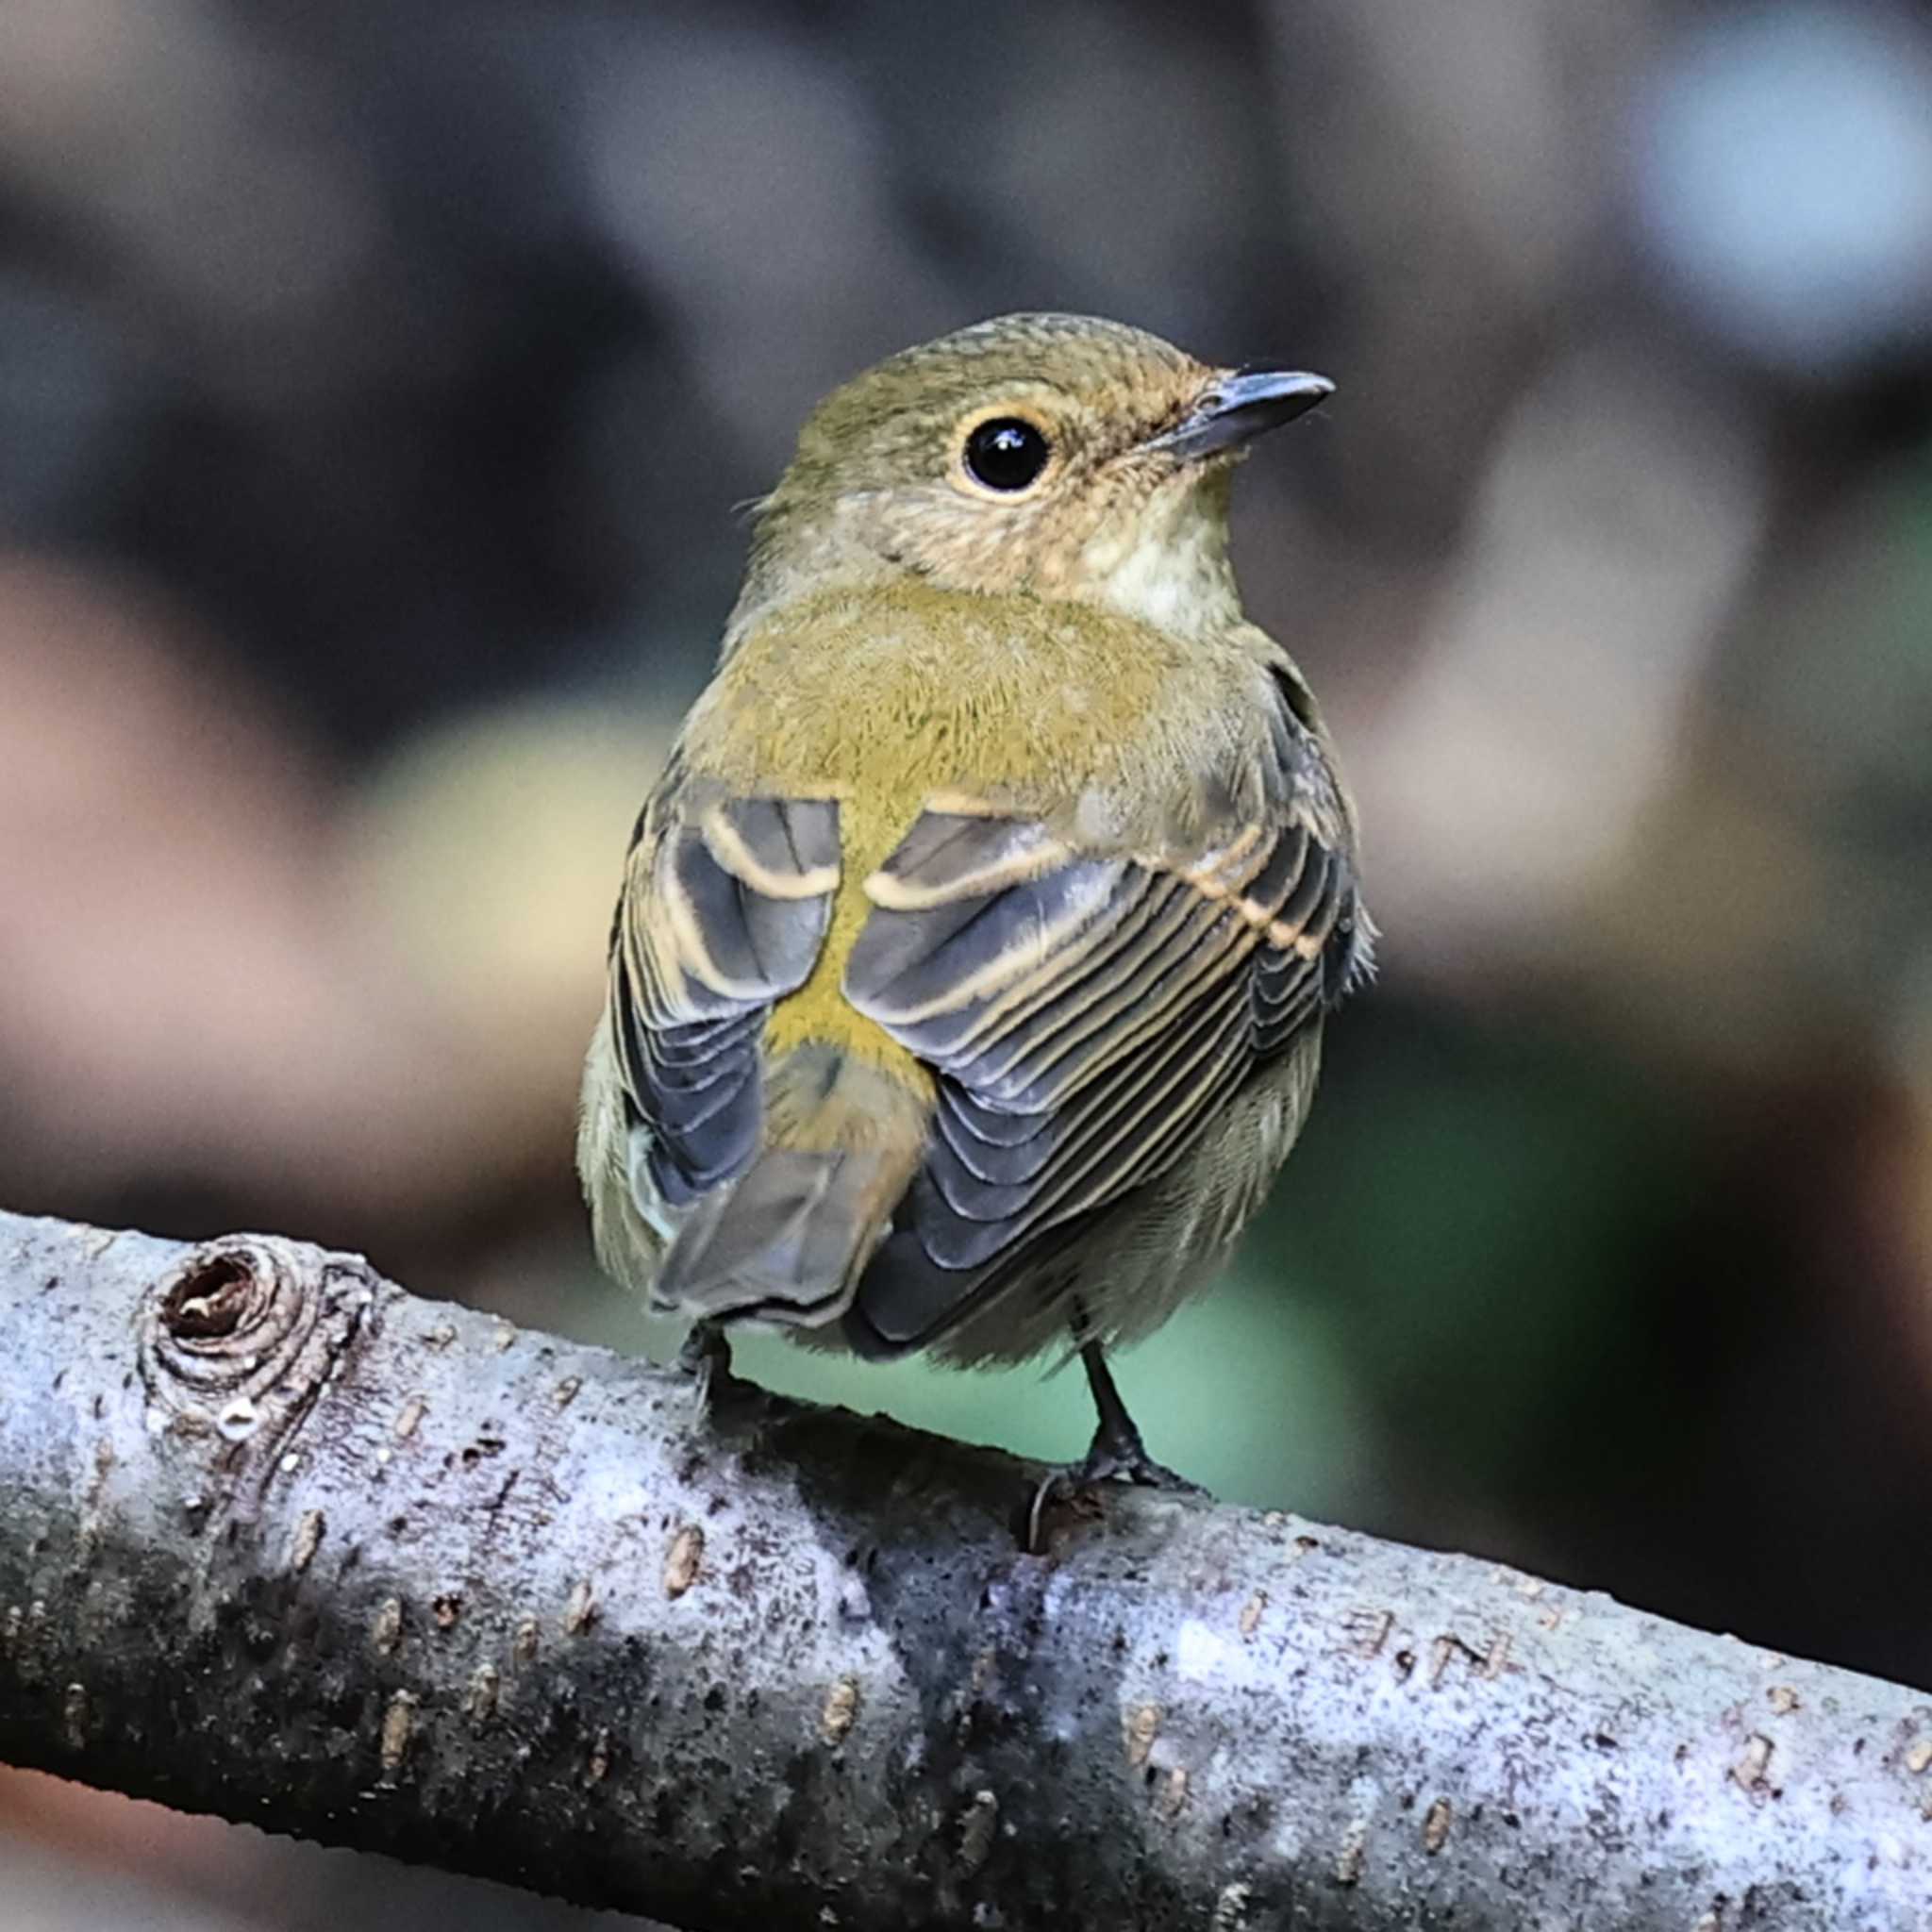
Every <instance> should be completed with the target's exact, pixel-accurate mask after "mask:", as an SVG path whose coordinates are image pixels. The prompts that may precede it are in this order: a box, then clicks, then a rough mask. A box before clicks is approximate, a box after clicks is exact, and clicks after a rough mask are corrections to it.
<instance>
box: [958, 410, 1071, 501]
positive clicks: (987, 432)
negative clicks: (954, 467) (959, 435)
mask: <svg viewBox="0 0 1932 1932" xmlns="http://www.w3.org/2000/svg"><path fill="white" fill-rule="evenodd" d="M1052 454H1053V450H1052V447H1051V446H1050V445H1049V443H1048V442H1047V440H1046V438H1045V437H1044V436H1042V435H1041V433H1040V431H1039V430H1037V429H1036V428H1035V427H1034V426H1033V425H1032V424H1030V423H1027V422H1024V421H1023V420H1022V419H1021V418H1020V417H1018V416H994V417H993V418H991V420H990V421H989V422H985V423H982V424H981V425H979V426H978V428H976V429H975V430H974V432H973V434H972V435H971V436H969V437H968V438H967V439H966V467H967V468H968V469H969V470H970V471H972V473H973V475H974V476H975V477H976V478H977V479H978V480H979V481H980V482H982V483H984V484H985V485H986V487H987V488H988V489H989V490H1024V489H1025V487H1026V486H1027V484H1029V483H1030V482H1032V481H1033V479H1034V478H1035V477H1036V476H1037V475H1040V473H1041V471H1042V470H1043V469H1045V468H1046V459H1047V458H1048V457H1050V456H1051V455H1052Z"/></svg>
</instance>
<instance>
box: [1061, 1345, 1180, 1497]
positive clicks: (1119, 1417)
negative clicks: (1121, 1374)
mask: <svg viewBox="0 0 1932 1932" xmlns="http://www.w3.org/2000/svg"><path fill="white" fill-rule="evenodd" d="M1080 1366H1081V1367H1082V1368H1084V1369H1085V1370H1086V1371H1087V1386H1088V1388H1089V1389H1090V1390H1091V1391H1092V1393H1093V1407H1094V1411H1095V1413H1096V1414H1097V1415H1098V1416H1099V1418H1100V1420H1099V1424H1098V1425H1097V1426H1096V1427H1095V1429H1094V1431H1093V1441H1092V1445H1091V1447H1090V1448H1089V1449H1088V1451H1087V1457H1086V1459H1085V1461H1083V1462H1079V1463H1076V1464H1074V1468H1073V1469H1072V1470H1070V1471H1069V1472H1068V1474H1070V1475H1071V1476H1072V1477H1073V1478H1074V1482H1075V1484H1076V1485H1079V1486H1081V1487H1084V1486H1086V1485H1087V1484H1090V1483H1104V1482H1107V1481H1108V1480H1109V1479H1111V1478H1112V1477H1115V1476H1124V1478H1125V1479H1126V1480H1127V1481H1128V1482H1130V1483H1139V1484H1141V1486H1142V1487H1143V1488H1146V1489H1150V1490H1193V1491H1198V1490H1199V1488H1200V1485H1199V1484H1198V1483H1191V1482H1190V1481H1189V1480H1188V1479H1187V1477H1186V1476H1184V1475H1176V1474H1174V1471H1173V1470H1171V1469H1169V1468H1168V1467H1167V1465H1166V1464H1165V1463H1161V1462H1156V1461H1155V1459H1154V1458H1153V1457H1151V1456H1149V1455H1148V1453H1147V1445H1146V1443H1144V1442H1143V1441H1141V1431H1140V1429H1139V1428H1138V1427H1136V1426H1135V1423H1134V1418H1133V1417H1132V1416H1130V1415H1129V1414H1128V1413H1127V1405H1126V1404H1125V1403H1124V1402H1123V1401H1122V1400H1121V1391H1120V1390H1119V1389H1118V1388H1117V1387H1116V1386H1115V1383H1114V1379H1113V1371H1112V1370H1111V1369H1110V1368H1108V1365H1107V1356H1106V1354H1105V1353H1104V1352H1103V1350H1102V1349H1101V1346H1100V1344H1099V1342H1097V1341H1084V1342H1082V1343H1081V1344H1080Z"/></svg>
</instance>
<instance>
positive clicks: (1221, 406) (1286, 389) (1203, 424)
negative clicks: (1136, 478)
mask: <svg viewBox="0 0 1932 1932" xmlns="http://www.w3.org/2000/svg"><path fill="white" fill-rule="evenodd" d="M1334 393H1335V385H1334V384H1333V383H1332V382H1330V381H1329V380H1328V378H1327V377H1326V376H1325V375H1309V374H1308V373H1307V370H1304V369H1267V368H1263V367H1262V366H1261V365H1259V364H1258V363H1254V362H1251V363H1249V364H1248V365H1247V367H1246V368H1244V369H1237V370H1235V371H1234V373H1233V374H1232V375H1224V376H1223V377H1222V378H1221V380H1220V381H1219V382H1217V383H1215V384H1214V385H1213V387H1212V388H1210V389H1208V390H1204V391H1202V394H1201V398H1200V400H1199V401H1198V402H1197V403H1196V404H1195V405H1194V408H1193V410H1192V413H1191V414H1190V415H1189V416H1188V418H1187V420H1186V421H1185V422H1183V423H1181V424H1180V425H1178V426H1177V427H1175V428H1173V429H1170V430H1169V431H1168V432H1167V433H1166V435H1164V436H1157V437H1156V438H1155V439H1154V440H1153V441H1152V442H1150V443H1149V444H1148V447H1149V448H1150V449H1164V450H1166V451H1167V452H1168V454H1169V455H1170V456H1175V457H1179V458H1183V459H1184V460H1185V459H1189V458H1195V457H1209V456H1212V455H1213V454H1214V453H1215V452H1216V451H1217V450H1224V449H1234V448H1237V447H1239V446H1240V445H1241V443H1244V442H1247V441H1252V440H1253V439H1254V438H1255V437H1257V436H1259V435H1260V434H1261V433H1262V432H1263V431H1264V430H1268V429H1278V428H1280V426H1281V425H1283V424H1284V423H1292V422H1293V421H1294V419H1295V418H1296V417H1297V416H1306V415H1307V412H1308V411H1309V410H1310V409H1312V408H1314V407H1315V405H1316V404H1317V403H1319V402H1321V401H1322V400H1323V399H1324V397H1327V396H1332V395H1333V394H1334Z"/></svg>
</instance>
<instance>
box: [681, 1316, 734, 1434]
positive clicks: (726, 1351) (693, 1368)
mask: <svg viewBox="0 0 1932 1932" xmlns="http://www.w3.org/2000/svg"><path fill="white" fill-rule="evenodd" d="M677 1372H678V1374H681V1375H689V1376H690V1377H691V1391H692V1394H693V1396H694V1397H695V1400H696V1409H697V1413H698V1415H699V1416H703V1415H705V1414H707V1413H708V1411H709V1409H710V1407H711V1399H712V1397H713V1396H714V1395H718V1394H722V1393H723V1392H724V1390H725V1389H726V1388H728V1387H729V1386H730V1382H731V1338H730V1336H728V1335H727V1334H726V1333H725V1332H724V1323H722V1322H693V1323H692V1324H691V1329H690V1332H689V1333H688V1334H687V1335H686V1336H685V1338H684V1341H683V1342H682V1343H681V1344H680V1346H679V1348H678V1351H677Z"/></svg>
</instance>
